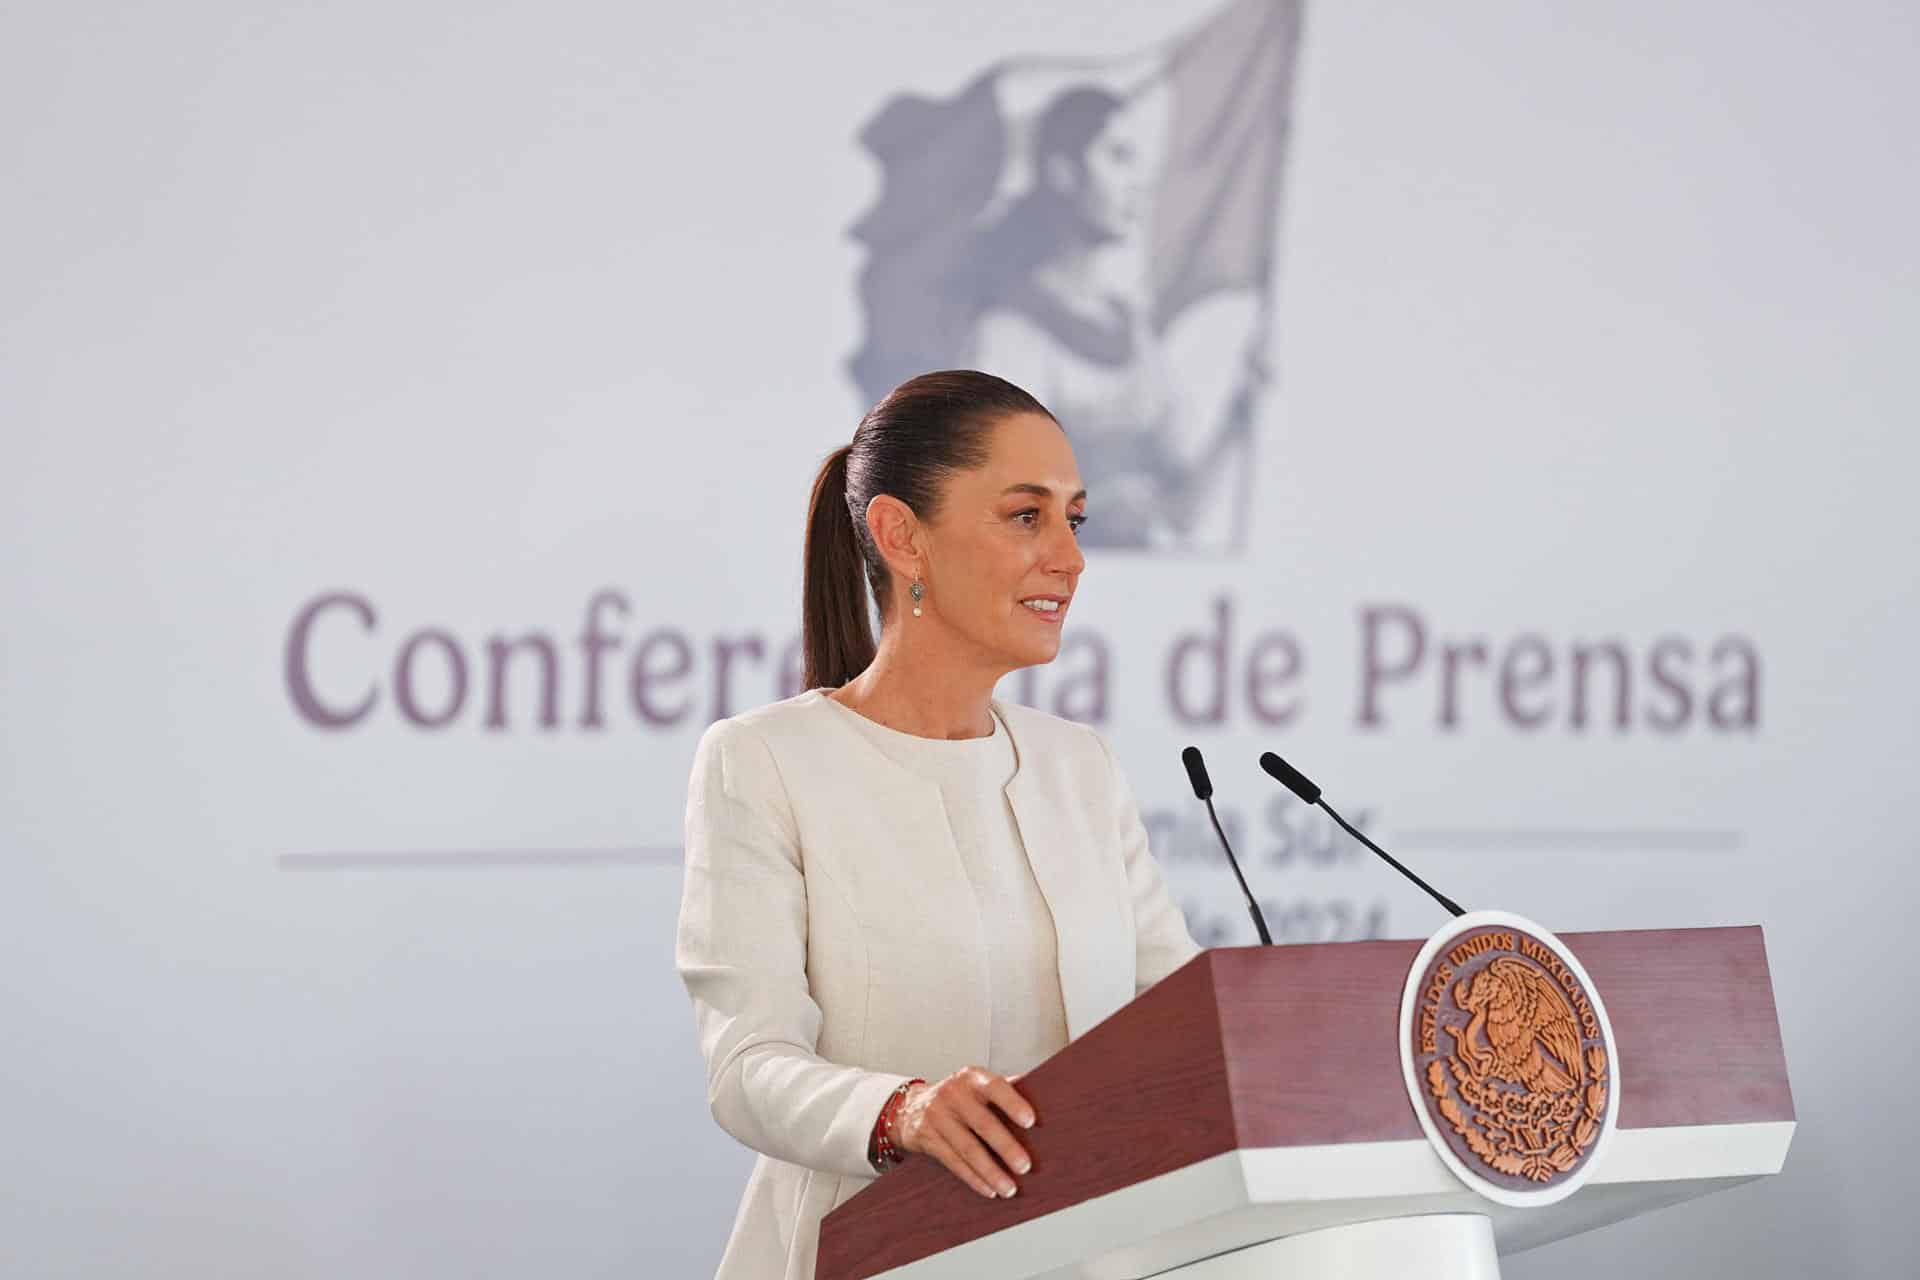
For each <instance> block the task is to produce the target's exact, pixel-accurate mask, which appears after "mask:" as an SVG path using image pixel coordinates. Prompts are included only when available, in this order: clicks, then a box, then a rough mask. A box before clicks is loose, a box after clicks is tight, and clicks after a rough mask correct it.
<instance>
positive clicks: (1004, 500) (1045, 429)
mask: <svg viewBox="0 0 1920 1280" xmlns="http://www.w3.org/2000/svg"><path fill="white" fill-rule="evenodd" d="M1085 510H1086V491H1085V489H1084V488H1083V487H1082V485H1081V483H1080V468H1079V467H1078V466H1077V465H1076V464H1075V463H1074V459H1073V449H1072V447H1071V446H1069V445H1068V444H1067V433H1066V432H1064V431H1062V430H1061V429H1060V426H1059V424H1058V423H1056V422H1055V421H1054V420H1053V419H1051V418H1048V417H1045V416H1042V415H1040V414H1017V415H1013V416H1010V417H1007V418H1005V419H1003V420H1001V421H1000V422H999V423H998V424H996V425H995V426H994V427H993V428H992V445H991V452H990V454H989V456H988V458H987V462H986V465H985V466H983V467H977V468H974V469H972V470H968V471H960V472H956V473H954V474H953V475H951V476H949V477H947V481H946V489H945V493H944V495H943V496H942V498H941V502H940V509H939V510H938V512H936V513H935V517H934V519H933V520H932V521H931V522H928V523H926V524H924V525H923V529H924V532H925V535H926V566H925V570H924V572H923V575H922V577H923V580H924V582H925V585H926V596H925V599H924V600H923V601H922V602H921V608H922V610H923V613H924V614H925V615H926V616H930V617H932V618H934V619H937V620H938V621H939V623H940V624H942V625H943V626H944V627H946V628H949V629H951V631H952V633H953V637H952V638H953V639H954V640H956V641H958V642H959V644H960V648H961V649H962V650H963V651H964V650H971V651H973V652H974V653H976V654H977V655H978V656H979V658H980V659H981V660H982V661H983V663H984V664H985V665H990V666H998V667H1004V668H1005V669H1007V670H1013V669H1015V668H1019V667H1029V666H1033V665H1035V664H1037V663H1042V662H1051V661H1052V660H1053V657H1054V655H1055V654H1057V653H1058V652H1059V651H1060V632H1061V626H1062V624H1063V623H1064V622H1065V621H1066V617H1067V607H1068V604H1069V603H1070V602H1071V601H1072V599H1073V593H1074V588H1075V587H1076V586H1077V585H1078V584H1079V581H1080V571H1081V570H1082V569H1084V568H1086V563H1087V562H1086V558H1085V557H1084V556H1082V555H1081V554H1080V544H1079V540H1078V536H1077V534H1076V532H1075V531H1076V529H1077V528H1078V526H1079V523H1080V520H1081V519H1082V518H1083V515H1084V513H1085ZM902 599H903V601H904V593H903V594H902ZM903 611H904V612H905V614H906V617H904V618H902V619H901V621H903V622H905V623H906V624H907V625H909V626H914V625H918V624H919V623H920V622H921V621H922V619H920V618H915V617H913V616H912V613H913V606H912V603H911V602H910V601H906V602H904V605H903Z"/></svg>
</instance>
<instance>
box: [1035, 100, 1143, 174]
mask: <svg viewBox="0 0 1920 1280" xmlns="http://www.w3.org/2000/svg"><path fill="white" fill-rule="evenodd" d="M1125 105H1126V99H1124V98H1122V97H1121V96H1120V95H1119V94H1117V93H1112V92H1109V91H1108V90H1106V89H1101V88H1098V87H1096V86H1093V85H1083V86H1081V87H1080V88H1077V89H1069V90H1067V91H1066V92H1065V93H1063V94H1061V95H1060V96H1059V97H1057V98H1055V99H1054V100H1053V101H1052V102H1050V103H1048V104H1047V108H1046V110H1044V111H1042V112H1041V113H1040V119H1039V120H1038V122H1036V123H1035V125H1034V128H1033V159H1034V163H1035V164H1040V163H1043V162H1045V161H1046V160H1047V159H1049V158H1050V157H1053V156H1065V157H1066V158H1067V159H1069V160H1071V161H1073V163H1074V165H1075V166H1076V167H1078V168H1080V169H1083V170H1084V169H1085V168H1086V163H1087V148H1088V147H1090V146H1092V145H1093V140H1094V139H1095V138H1097V137H1099V136H1100V131H1101V130H1102V129H1104V128H1106V127H1107V121H1109V120H1111V119H1113V117H1114V114H1115V113H1116V112H1118V111H1119V110H1120V108H1121V107H1123V106H1125Z"/></svg>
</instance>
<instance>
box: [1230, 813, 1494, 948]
mask: <svg viewBox="0 0 1920 1280" xmlns="http://www.w3.org/2000/svg"><path fill="white" fill-rule="evenodd" d="M1206 805H1207V817H1209V818H1211V819H1213V833H1214V834H1215V835H1217V836H1219V837H1220V847H1221V848H1222V849H1225V850H1226V851H1227V865H1228V866H1230V867H1232V868H1233V878H1234V879H1235V880H1238V881H1239V882H1240V892H1241V893H1242V894H1244V895H1246V899H1247V914H1248V915H1250V916H1252V917H1253V928H1254V932H1256V933H1258V934H1259V935H1260V945H1261V946H1263V947H1270V946H1272V945H1273V938H1272V937H1271V936H1270V935H1269V934H1268V933H1267V922H1266V921H1265V920H1264V919H1263V918H1261V915H1260V904H1259V903H1257V902H1255V901H1254V900H1253V890H1251V889H1249V888H1247V878H1246V877H1245V876H1243V875H1241V874H1240V859H1238V858H1236V857H1234V856H1233V846H1232V845H1231V844H1229V843H1227V833H1226V832H1225V831H1223V830H1221V829H1220V815H1219V814H1217V813H1215V812H1214V811H1213V800H1212V798H1211V797H1209V798H1208V799H1207V801H1206ZM1335 816H1336V817H1337V816H1338V815H1335ZM1340 825H1341V826H1345V825H1346V824H1345V823H1344V822H1343V823H1341V824H1340ZM1427 892H1428V893H1432V892H1433V890H1431V889H1428V890H1427ZM1453 914H1455V915H1459V914H1460V909H1459V908H1458V907H1456V908H1454V912H1453Z"/></svg>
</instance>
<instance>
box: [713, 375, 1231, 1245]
mask: <svg viewBox="0 0 1920 1280" xmlns="http://www.w3.org/2000/svg"><path fill="white" fill-rule="evenodd" d="M1085 506H1086V495H1085V493H1084V492H1083V491H1082V486H1081V484H1080V479H1079V472H1078V469H1077V467H1076V465H1075V463H1074V457H1073V450H1072V449H1071V448H1070V447H1069V446H1068V444H1067V439H1066V435H1065V433H1064V432H1063V431H1062V430H1061V428H1060V425H1059V423H1057V422H1056V421H1054V419H1053V417H1052V415H1050V414H1049V413H1048V412H1047V411H1046V410H1045V409H1044V408H1042V407H1041V405H1040V403H1039V402H1038V401H1037V400H1035V399H1034V398H1033V397H1032V396H1030V395H1028V394H1027V393H1026V392H1024V391H1022V390H1020V389H1019V388H1018V387H1015V386H1013V385H1012V384H1011V383H1008V382H1005V381H1002V380H1001V379H999V378H995V377H991V376H989V375H986V374H982V373H974V372H966V371H958V372H943V373H930V374H924V375H922V376H920V377H917V378H913V379H911V380H909V381H907V382H906V383H903V384H902V385H901V386H899V387H897V388H895V389H894V391H892V392H891V393H890V394H889V395H887V396H886V398H885V399H883V400H882V401H881V402H880V403H879V404H877V405H875V406H874V408H873V409H872V411H871V412H869V413H868V414H867V416H866V418H865V419H864V420H863V421H862V422H861V424H860V427H859V429H858V430H857V431H856V432H855V433H854V437H853V442H852V443H851V444H850V445H847V446H845V447H843V448H841V449H838V450H836V451H835V452H834V453H833V454H832V455H831V456H830V457H829V458H828V459H827V461H826V463H825V464H824V466H823V467H822V468H821V471H820V474H819V476H818V478H817V479H816V480H815V482H814V486H813V497H812V505H811V511H810V512H809V515H808V523H807V536H806V585H805V603H804V608H803V614H804V624H805V636H804V646H805V652H806V681H805V682H806V684H807V686H808V691H807V692H806V693H803V694H800V695H799V696H798V697H794V698H789V699H787V700H785V701H783V702H777V703H774V704H773V705H771V706H767V707H762V708H760V709H758V710H756V711H751V712H748V713H746V714H744V715H740V716H735V717H733V718H732V719H728V720H722V721H719V722H718V723H716V724H714V725H713V726H712V727H711V728H709V729H708V730H707V732H706V734H705V735H704V736H703V737H702V738H701V740H700V745H699V748H698V751H697V752H696V754H695V758H694V765H693V777H692V781H691V784H690V788H689V795H688V803H687V866H686V887H685V892H684V896H683V898H682V901H681V907H680V925H679V935H678V943H677V952H676V959H677V963H678V967H679V970H680V974H681V977H682V978H683V979H684V981H685V982H686V984H687V990H688V993H689V994H690V995H691V996H692V998H693V1005H694V1011H695V1015H696V1018H697V1021H698V1023H699V1028H700V1040H701V1049H702V1051H703V1052H704V1053H705V1055H706V1061H707V1093H708V1099H709V1101H710V1103H711V1105H712V1108H713V1114H714V1118H715V1119H716V1120H718V1121H719V1123H720V1125H721V1127H722V1128H724V1129H725V1130H726V1131H727V1132H728V1133H730V1134H732V1135H733V1136H734V1137H735V1138H738V1139H739V1140H740V1141H741V1142H743V1143H745V1144H746V1145H748V1146H750V1147H752V1148H754V1149H755V1150H756V1151H758V1152H760V1159H759V1160H758V1161H757V1162H756V1163H755V1165H754V1168H753V1173H752V1175H751V1177H750V1178H749V1179H748V1182H747V1188H746V1193H745V1195H744V1197H743V1199H742V1201H741V1205H740V1211H739V1214H738V1216H737V1217H736V1219H735V1221H734V1227H733V1234H732V1237H731V1238H730V1239H729V1240H728V1242H727V1248H726V1253H725V1256H724V1257H723V1259H722V1261H721V1264H720V1271H719V1277H720V1280H807V1278H808V1277H811V1276H812V1275H813V1263H814V1251H815V1247H816V1244H817V1241H818V1236H819V1223H820V1219H821V1217H822V1216H823V1215H825V1214H826V1213H827V1212H828V1211H829V1210H831V1209H832V1208H834V1207H835V1206H836V1205H838V1204H840V1203H842V1202H843V1201H845V1200H846V1199H847V1198H848V1197H850V1196H852V1195H853V1194H854V1193H856V1192H857V1191H859V1190H860V1189H861V1188H862V1187H864V1186H865V1185H867V1183H868V1182H869V1181H871V1180H872V1179H873V1178H874V1177H876V1176H878V1175H879V1174H880V1173H881V1172H883V1171H884V1170H885V1169H886V1168H887V1167H889V1166H890V1165H891V1164H892V1163H894V1162H896V1161H897V1160H898V1159H902V1158H913V1157H918V1158H921V1159H932V1160H937V1161H939V1162H940V1163H941V1164H942V1165H944V1166H945V1167H946V1168H947V1169H948V1170H950V1171H952V1173H953V1174H954V1176H955V1177H957V1178H959V1179H960V1180H961V1181H963V1182H965V1183H966V1185H967V1186H969V1187H971V1188H972V1189H973V1190H975V1191H977V1192H978V1193H980V1194H981V1195H983V1196H989V1197H997V1196H1011V1195H1014V1194H1015V1193H1016V1191H1017V1189H1018V1179H1019V1176H1020V1175H1021V1174H1023V1173H1025V1172H1027V1171H1028V1170H1029V1168H1030V1161H1029V1159H1028V1155H1027V1152H1026V1150H1025V1148H1024V1147H1023V1146H1022V1145H1021V1142H1020V1138H1019V1134H1020V1131H1021V1130H1022V1129H1024V1128H1025V1127H1027V1126H1029V1125H1031V1124H1032V1123H1033V1121H1034V1120H1035V1118H1036V1117H1035V1116H1034V1114H1033V1109H1032V1107H1031V1106H1030V1105H1029V1103H1028V1101H1027V1100H1026V1099H1025V1098H1024V1097H1022V1096H1021V1094H1020V1091H1019V1089H1018V1088H1017V1087H1016V1079H1017V1077H1018V1076H1019V1074H1020V1073H1022V1072H1024V1071H1026V1070H1027V1069H1028V1068H1030V1067H1032V1066H1033V1065H1034V1064H1036V1063H1038V1062H1040V1061H1041V1060H1042V1059H1044V1058H1046V1057H1048V1056H1049V1055H1051V1054H1052V1053H1054V1052H1055V1051H1056V1050H1058V1049H1060V1048H1061V1047H1062V1046H1063V1045H1065V1044H1066V1043H1067V1041H1068V1040H1070V1039H1072V1038H1073V1037H1075V1036H1077V1035H1079V1034H1080V1033H1081V1032H1083V1031H1085V1030H1086V1029H1087V1028H1089V1027H1091V1026H1092V1025H1093V1024H1094V1023H1096V1022H1099V1021H1100V1020H1101V1019H1103V1018H1105V1017H1106V1016H1107V1015H1108V1014H1110V1013H1112V1012H1114V1011H1115V1010H1116V1009H1118V1008H1119V1007H1120V1006H1121V1005H1123V1004H1125V1003H1126V1002H1127V1001H1129V1000H1131V999H1132V998H1133V997H1134V996H1135V995H1136V994H1137V993H1138V992H1140V991H1142V990H1144V989H1145V988H1146V987H1148V986H1150V985H1152V984H1153V983H1154V982H1156V981H1158V980H1159V979H1160V978H1162V977H1164V976H1165V975H1166V974H1168V973H1170V972H1172V971H1173V970H1174V969H1175V968H1177V967H1179V966H1180V965H1181V964H1183V963H1184V962H1186V961H1187V960H1188V959H1190V958H1191V957H1192V956H1193V955H1195V954H1196V953H1197V952H1198V950H1199V948H1198V947H1197V946H1196V945H1195V943H1194V941H1193V939H1192V937H1191V935H1189V934H1188V932H1187V928H1186V924H1185V922H1184V920H1183V919H1182V918H1181V915H1180V911H1179V909H1178V907H1176V906H1175V905H1174V903H1173V901H1172V899H1171V898H1170V897H1169V896H1168V894H1167V891H1166V888H1165V885H1164V884H1163V882H1162V880H1161V877H1160V873H1159V871H1158V869H1157V868H1156V866H1155V864H1154V862H1153V859H1152V857H1151V856H1150V855H1149V853H1148V851H1147V838H1146V831H1145V828H1144V827H1143V826H1142V825H1141V821H1140V816H1139V812H1138V810H1137V808H1136V806H1135V804H1134V801H1133V798H1132V795H1131V793H1130V791H1129V790H1128V788H1127V785H1126V782H1125V780H1124V779H1123V778H1122V777H1121V776H1120V772H1119V770H1118V768H1117V767H1116V765H1115V763H1114V760H1113V756H1112V754H1111V753H1110V752H1109V751H1108V750H1107V748H1106V746H1105V744H1104V743H1103V742H1102V741H1101V740H1100V738H1099V737H1098V736H1097V735H1096V734H1095V733H1094V732H1093V731H1092V730H1090V729H1087V728H1086V727H1084V726H1082V725H1078V724H1075V723H1073V722H1071V721H1067V720H1062V719H1059V718H1057V717H1054V716H1049V715H1046V714H1043V713H1041V712H1039V711H1034V710H1032V709H1030V708H1027V707H1023V706H1019V705H1015V704H1010V703H1004V702H1001V701H999V700H997V699H995V698H994V696H993V690H994V686H995V685H996V683H997V682H998V681H999V680H1000V678H1001V677H1002V676H1004V675H1006V674H1007V673H1008V672H1010V671H1014V670H1017V669H1019V668H1021V667H1026V666H1031V665H1033V664H1035V663H1042V662H1048V661H1051V660H1052V659H1053V657H1054V656H1055V654H1056V653H1057V652H1058V651H1059V647H1060V631H1061V626H1062V624H1063V622H1064V620H1065V618H1066V615H1067V612H1068V610H1069V607H1070V606H1071V603H1072V600H1073V595H1074V591H1075V589H1076V587H1077V586H1078V584H1079V579H1080V573H1081V570H1082V569H1083V568H1084V567H1085V563H1086V562H1085V560H1084V558H1083V557H1082V555H1081V553H1080V548H1079V546H1078V543H1077V541H1076V535H1077V531H1078V528H1079V525H1080V522H1081V521H1082V520H1083V519H1085V518H1086V516H1085ZM869 590H871V592H872V595H873V599H874V601H875V602H876V603H877V605H878V608H879V613H880V639H879V643H878V645H877V646H876V645H875V642H874V639H873V635H872V632H871V630H870V628H869V625H868V606H867V593H868V591H869Z"/></svg>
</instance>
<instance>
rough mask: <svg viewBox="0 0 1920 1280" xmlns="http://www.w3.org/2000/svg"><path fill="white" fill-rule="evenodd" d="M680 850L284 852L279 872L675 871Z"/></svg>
mask: <svg viewBox="0 0 1920 1280" xmlns="http://www.w3.org/2000/svg"><path fill="white" fill-rule="evenodd" d="M680 861H681V849H680V846H679V845H671V846H669V845H633V846H627V847H614V848H603V849H382V850H371V851H364V852H363V851H358V850H355V851H348V850H337V851H336V850H320V851H317V852H311V853H283V854H281V855H280V856H279V857H277V858H275V859H274V865H275V866H277V867H279V868H280V870H282V871H415V870H426V871H442V870H445V871H467V870H473V869H476V868H490V867H566V868H570V869H572V868H588V867H639V866H678V865H680Z"/></svg>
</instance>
